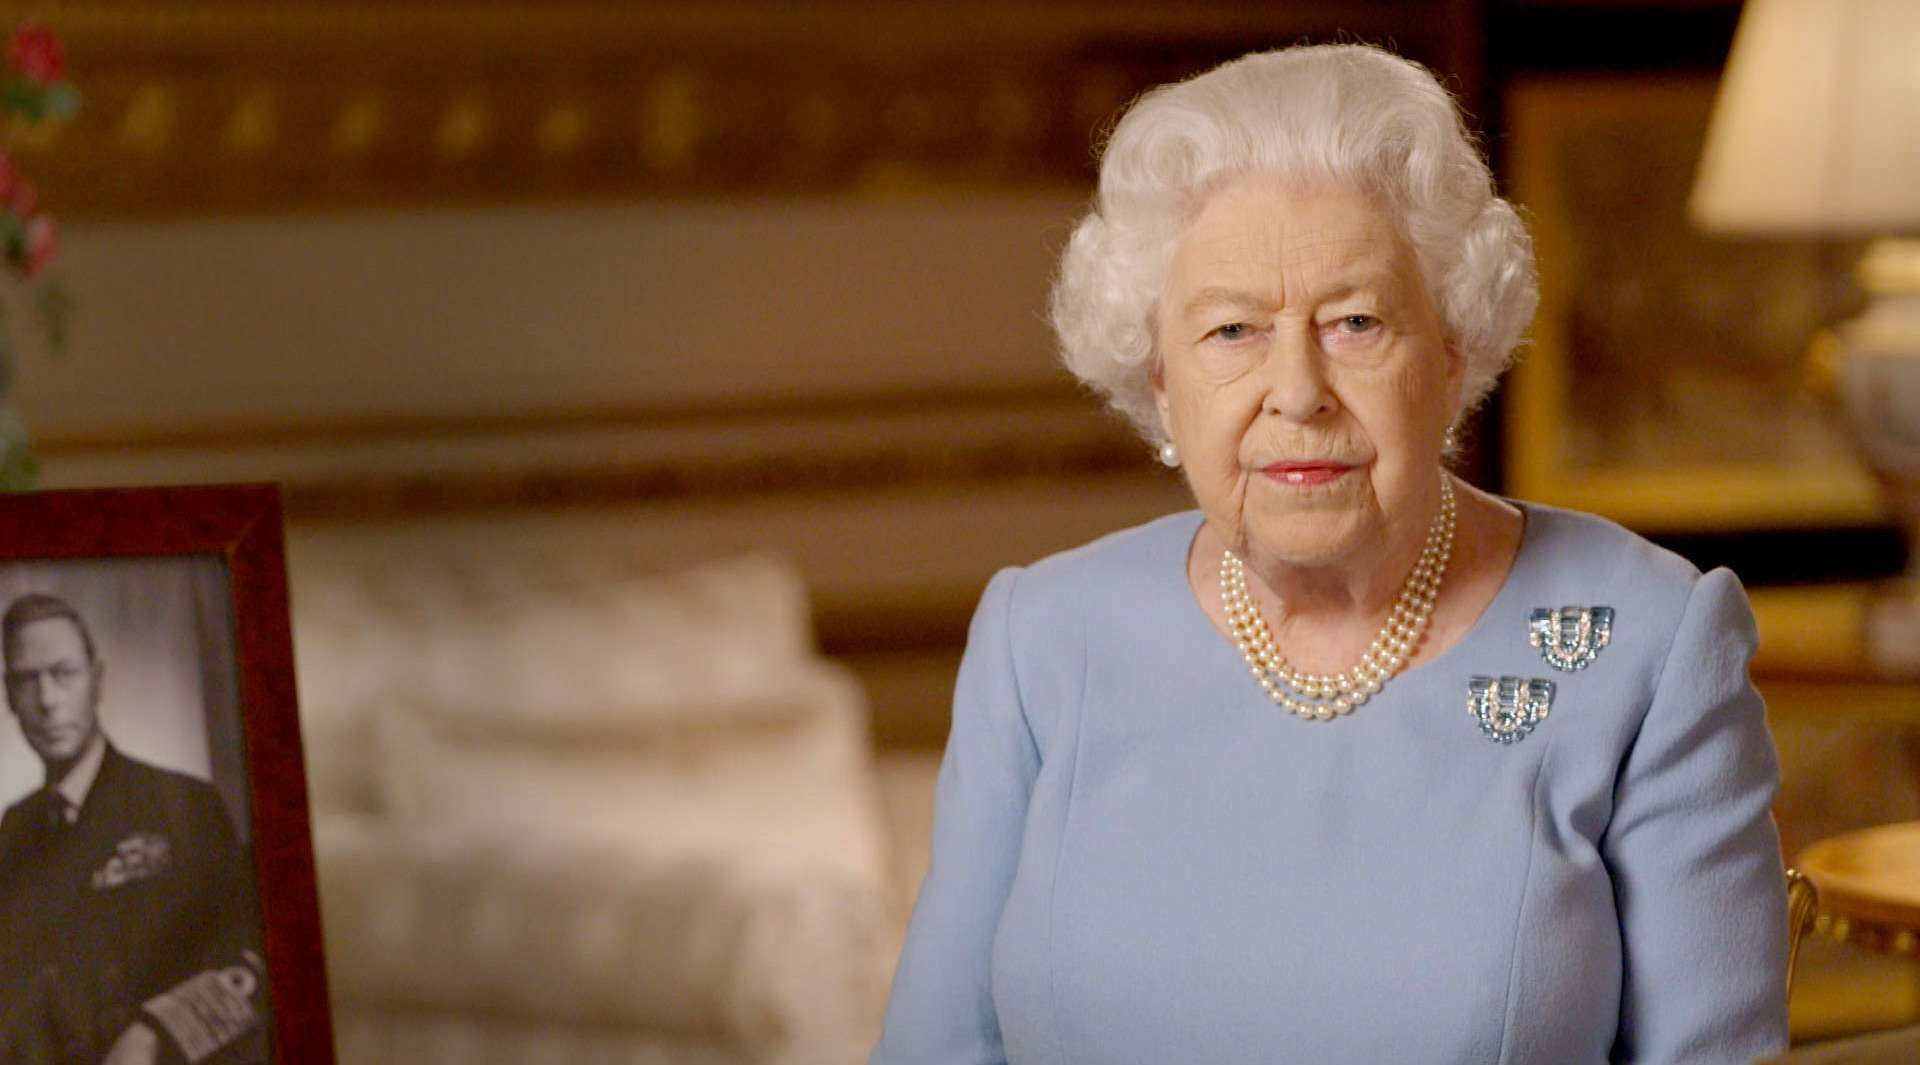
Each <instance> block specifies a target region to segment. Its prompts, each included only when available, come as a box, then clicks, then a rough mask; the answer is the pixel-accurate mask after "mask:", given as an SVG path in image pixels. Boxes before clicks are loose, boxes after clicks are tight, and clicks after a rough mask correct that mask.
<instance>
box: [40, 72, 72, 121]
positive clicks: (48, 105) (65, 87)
mask: <svg viewBox="0 0 1920 1065" xmlns="http://www.w3.org/2000/svg"><path fill="white" fill-rule="evenodd" d="M43 99H44V101H45V105H44V112H45V115H46V117H47V118H50V119H53V120H54V121H59V120H60V119H63V118H67V117H69V116H71V115H72V114H73V113H74V112H75V111H78V110H80V93H79V92H77V91H76V90H75V89H74V87H73V86H71V85H69V84H67V83H66V82H64V81H63V82H59V83H58V84H56V85H54V86H53V87H52V88H50V89H48V90H47V91H46V93H45V95H44V97H43Z"/></svg>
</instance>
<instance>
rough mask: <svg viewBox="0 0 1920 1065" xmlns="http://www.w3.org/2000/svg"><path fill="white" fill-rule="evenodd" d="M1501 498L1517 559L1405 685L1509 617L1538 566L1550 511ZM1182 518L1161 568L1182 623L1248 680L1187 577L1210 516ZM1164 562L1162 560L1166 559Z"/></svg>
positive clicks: (1408, 674)
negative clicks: (1513, 517) (1516, 531)
mask: <svg viewBox="0 0 1920 1065" xmlns="http://www.w3.org/2000/svg"><path fill="white" fill-rule="evenodd" d="M1498 498H1500V499H1501V500H1502V501H1504V502H1506V503H1510V504H1512V505H1513V506H1514V508H1515V509H1517V510H1519V511H1520V546H1519V548H1518V549H1517V550H1515V551H1514V553H1513V561H1512V562H1511V563H1509V564H1508V566H1507V573H1506V576H1505V577H1504V578H1503V579H1502V580H1501V582H1500V590H1499V591H1497V592H1495V593H1494V596H1493V598H1492V599H1489V600H1488V601H1487V605H1486V606H1484V607H1482V608H1481V609H1480V614H1479V616H1478V617H1475V618H1474V619H1473V623H1472V624H1471V625H1468V626H1467V631H1465V632H1463V633H1461V634H1460V638H1459V639H1457V640H1455V641H1453V644H1452V645H1451V646H1449V647H1448V648H1447V649H1446V650H1444V651H1441V652H1440V653H1439V654H1438V655H1435V656H1434V657H1432V658H1430V659H1428V660H1426V661H1424V662H1421V663H1419V664H1418V665H1414V666H1409V667H1407V668H1406V669H1403V670H1401V671H1400V672H1399V673H1397V674H1395V675H1394V677H1393V681H1395V682H1403V683H1404V682H1405V681H1406V680H1408V679H1409V678H1412V677H1416V676H1420V675H1422V674H1425V673H1429V672H1437V671H1438V670H1439V669H1440V667H1443V666H1445V665H1447V664H1448V663H1449V662H1450V661H1451V660H1452V659H1453V658H1455V657H1456V656H1458V655H1459V654H1460V651H1461V649H1462V648H1464V647H1465V646H1467V645H1468V644H1470V643H1472V642H1474V641H1475V640H1476V639H1478V638H1479V637H1480V635H1481V633H1482V631H1483V630H1485V629H1486V628H1487V627H1488V625H1489V623H1490V620H1491V619H1494V618H1497V617H1503V616H1507V615H1508V614H1509V613H1510V603H1509V602H1508V601H1509V600H1510V599H1512V598H1513V597H1514V596H1516V595H1518V594H1519V592H1518V588H1519V587H1520V586H1521V585H1522V584H1524V583H1525V580H1524V577H1525V575H1526V573H1527V572H1529V571H1530V569H1531V568H1532V567H1533V566H1534V565H1536V557H1537V556H1538V555H1539V550H1538V548H1537V544H1538V541H1539V535H1538V534H1539V531H1540V525H1541V523H1542V521H1544V520H1545V519H1546V517H1547V514H1546V512H1545V511H1544V510H1542V509H1541V508H1540V507H1537V506H1535V505H1533V504H1531V503H1528V502H1526V501H1525V500H1520V499H1510V498H1508V497H1506V496H1500V497H1498ZM1180 517H1182V518H1184V519H1186V520H1184V521H1181V522H1180V523H1179V525H1178V526H1177V529H1178V531H1179V533H1180V535H1178V536H1174V537H1170V538H1169V539H1170V542H1171V543H1172V545H1173V548H1174V552H1173V555H1174V557H1173V559H1172V562H1173V564H1172V565H1171V566H1166V565H1163V566H1162V567H1161V568H1162V570H1163V572H1168V573H1171V574H1172V576H1173V579H1174V581H1175V583H1176V590H1177V592H1178V597H1179V600H1180V612H1181V614H1182V615H1183V617H1184V618H1185V622H1184V623H1185V624H1187V625H1189V626H1197V627H1198V628H1199V630H1200V635H1201V636H1203V637H1204V638H1205V639H1206V641H1207V643H1209V644H1210V645H1212V646H1213V648H1214V651H1210V652H1209V653H1210V654H1214V653H1217V654H1218V655H1219V656H1220V657H1221V658H1222V659H1223V660H1226V661H1228V662H1229V664H1230V665H1231V666H1232V667H1233V668H1234V671H1235V672H1236V673H1237V674H1238V675H1240V676H1241V677H1242V678H1243V679H1244V678H1245V675H1246V672H1247V666H1246V661H1245V659H1244V658H1243V657H1242V656H1241V654H1240V649H1239V648H1237V647H1235V646H1234V645H1233V642H1232V641H1231V640H1229V639H1228V638H1227V636H1226V634H1225V633H1223V632H1221V631H1220V630H1219V629H1217V628H1215V627H1214V624H1213V619H1212V618H1211V617H1209V616H1207V611H1206V609H1205V608H1204V607H1202V606H1201V605H1200V599H1199V597H1198V596H1196V595H1195V594H1194V590H1193V585H1192V584H1191V583H1190V582H1189V581H1188V580H1187V559H1188V558H1189V557H1190V556H1191V555H1192V553H1193V541H1194V539H1195V538H1196V537H1197V536H1199V535H1200V527H1201V526H1202V525H1204V524H1205V523H1206V515H1205V514H1204V513H1202V512H1201V511H1199V510H1197V509H1195V510H1190V511H1187V512H1185V513H1184V514H1182V515H1180ZM1162 561H1163V563H1164V561H1165V560H1162ZM1247 691H1248V692H1250V693H1252V694H1255V695H1261V697H1262V699H1264V698H1265V696H1264V694H1262V693H1261V691H1260V687H1259V685H1257V684H1255V683H1253V682H1252V681H1251V680H1248V681H1247ZM1385 694H1386V692H1385V691H1383V692H1382V693H1381V695H1376V696H1375V697H1374V698H1375V699H1379V698H1381V697H1382V696H1384V695H1385Z"/></svg>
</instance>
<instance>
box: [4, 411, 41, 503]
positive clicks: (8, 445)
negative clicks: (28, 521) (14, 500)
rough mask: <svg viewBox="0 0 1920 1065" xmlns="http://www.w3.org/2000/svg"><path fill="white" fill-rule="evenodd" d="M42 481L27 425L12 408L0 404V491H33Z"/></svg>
mask: <svg viewBox="0 0 1920 1065" xmlns="http://www.w3.org/2000/svg"><path fill="white" fill-rule="evenodd" d="M39 483H40V462H39V460H37V459H35V458H34V456H33V444H32V441H31V440H30V439H29V438H28V436H27V425H26V423H25V422H23V421H21V420H20V416H19V415H18V414H16V413H15V412H14V411H13V409H12V408H10V407H9V408H0V492H31V491H33V490H34V488H35V487H37V486H38V485H39Z"/></svg>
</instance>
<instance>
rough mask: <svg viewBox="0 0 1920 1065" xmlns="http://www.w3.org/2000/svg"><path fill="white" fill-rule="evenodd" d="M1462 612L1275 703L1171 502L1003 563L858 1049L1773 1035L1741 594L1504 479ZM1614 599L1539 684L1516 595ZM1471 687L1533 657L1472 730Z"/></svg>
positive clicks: (1750, 632)
mask: <svg viewBox="0 0 1920 1065" xmlns="http://www.w3.org/2000/svg"><path fill="white" fill-rule="evenodd" d="M1521 506H1522V507H1523V510H1524V513H1525V516H1526V527H1525V533H1524V535H1523V537H1522V540H1521V546H1520V551H1519V554H1518V556H1517V557H1516V559H1515V561H1514V565H1513V569H1512V571H1511V573H1510V574H1509V576H1508V577H1507V580H1506V583H1505V584H1504V585H1503V586H1502V588H1501V590H1500V592H1499V594H1498V596H1497V597H1496V598H1495V599H1494V601H1493V603H1492V604H1491V605H1490V606H1489V607H1488V608H1487V610H1486V612H1485V614H1483V615H1482V617H1481V618H1480V620H1479V621H1478V622H1477V623H1476V624H1475V625H1474V627H1473V628H1472V629H1471V630H1470V631H1469V632H1468V633H1467V634H1466V635H1465V637H1463V638H1462V639H1461V640H1460V641H1459V642H1458V643H1456V644H1455V645H1454V646H1453V647H1451V648H1449V649H1448V650H1447V651H1446V652H1444V653H1443V654H1441V655H1440V656H1439V657H1437V658H1435V659H1433V660H1432V661H1429V662H1426V663H1423V664H1421V665H1420V666H1418V667H1416V668H1413V669H1410V670H1408V671H1407V672H1405V673H1403V674H1401V675H1400V676H1399V677H1397V678H1395V679H1394V680H1393V681H1392V682H1391V683H1390V684H1388V685H1387V687H1386V689H1385V690H1384V691H1382V692H1381V694H1380V695H1378V696H1376V697H1375V698H1374V699H1373V700H1372V701H1370V702H1368V703H1366V704H1365V705H1364V706H1362V707H1360V708H1359V709H1358V710H1356V711H1355V712H1354V713H1353V714H1352V716H1350V717H1347V718H1344V719H1341V720H1338V721H1334V722H1327V723H1321V722H1311V721H1302V720H1300V719H1298V718H1294V717H1291V716H1289V715H1287V714H1285V713H1283V712H1282V711H1281V710H1280V709H1279V708H1277V707H1276V706H1274V705H1273V703H1271V702H1270V701H1269V700H1268V699H1267V697H1266V695H1265V693H1263V692H1262V691H1261V690H1260V688H1259V687H1258V685H1257V684H1255V682H1254V681H1253V679H1252V678H1251V677H1250V676H1249V675H1248V673H1247V669H1246V667H1245V665H1244V664H1243V663H1242V661H1241V657H1240V653H1239V651H1238V650H1236V649H1235V648H1234V647H1233V645H1232V644H1230V643H1229V642H1228V641H1227V640H1226V639H1225V638H1224V637H1223V636H1222V635H1221V634H1220V633H1219V632H1218V631H1217V630H1216V629H1214V627H1213V625H1212V623H1211V622H1210V621H1209V620H1208V618H1207V616H1206V614H1205V613H1204V612H1202V610H1201V608H1200V606H1199V604H1198V603H1197V602H1195V600H1194V598H1193V594H1192V592H1191V591H1190V589H1189V587H1188V584H1187V578H1186V556H1187V551H1188V547H1189V545H1190V543H1191V542H1192V539H1193V535H1194V533H1195V531H1196V530H1197V529H1198V528H1199V525H1200V521H1201V517H1200V515H1199V514H1198V513H1197V512H1188V513H1182V514H1175V515H1171V516H1169V517H1166V518H1162V519H1160V520H1158V521H1155V522H1151V523H1149V524H1147V525H1143V526H1139V527H1137V528H1134V529H1129V530H1126V531H1124V532H1120V533H1116V534H1114V535H1112V536H1108V537H1106V538H1104V539H1101V540H1098V541H1096V542H1094V543H1091V544H1088V545H1086V546H1084V547H1081V548H1078V549H1075V550H1073V551H1068V552H1065V553H1063V554H1060V555H1055V556H1053V557H1051V558H1048V559H1045V560H1043V561H1041V562H1038V563H1036V564H1034V565H1032V566H1030V567H1027V568H1025V569H1008V570H1004V571H1002V572H1000V573H999V574H997V575H996V576H995V577H994V578H993V580H992V582H991V583H989V584H988V586H987V590H986V593H985V595H984V596H983V598H982V600H981V603H980V607H979V610H978V612H977V613H976V614H975V616H974V620H973V627H972V631H971V634H970V636H969V638H968V643H967V651H966V657H965V660H964V662H963V663H962V665H961V667H960V677H959V683H958V687H957V690H956V692H955V695H954V710H953V726H952V732H951V734H950V737H949V739H948V743H947V750H946V755H945V758H944V760H943V761H942V763H941V768H940V776H939V782H938V786H937V792H936V802H935V809H934V829H933V863H932V867H931V870H930V871H929V873H928V874H927V878H926V880H925V882H924V883H923V884H922V885H921V889H920V895H919V899H918V901H917V903H916V904H915V907H914V912H913V920H912V924H911V926H910V929H909V931H908V935H907V940H906V945H905V948H904V950H903V952H902V954H901V958H900V966H899V970H898V972H897V974H896V975H895V978H894V983H893V991H892V997H891V999H890V1001H889V1003H888V1008H887V1016H886V1027H885V1031H884V1033H883V1034H882V1036H881V1039H880V1042H879V1044H878V1046H877V1047H876V1048H875V1049H874V1052H873V1055H872V1059H871V1062H872V1065H961V1063H968V1065H977V1063H989V1062H1009V1063H1012V1065H1042V1063H1046V1065H1068V1063H1072V1065H1125V1063H1129V1062H1139V1063H1142V1065H1229V1063H1237V1062H1246V1063H1255V1062H1257V1063H1260V1065H1271V1063H1275V1062H1302V1063H1328V1062H1337V1063H1346V1062H1354V1063H1362V1062H1394V1063H1405V1062H1420V1063H1424V1062H1462V1063H1466V1062H1475V1063H1495V1062H1532V1063H1541V1065H1582V1063H1589V1062H1605V1061H1623V1062H1626V1061H1630V1062H1649V1063H1651V1062H1688V1063H1720V1062H1728V1063H1732V1062H1738V1063H1742V1065H1745V1063H1747V1062H1751V1061H1752V1060H1753V1059H1754V1058H1756V1057H1758V1056H1761V1055H1764V1054H1768V1053H1772V1052H1776V1051H1779V1050H1781V1049H1783V1048H1784V1047H1785V1045H1786V1001H1785V999H1786V996H1785V990H1784V980H1785V972H1786V969H1785V961H1786V943H1785V929H1786V900H1785V890H1784V885H1783V882H1782V875H1781V867H1780V857H1779V849H1778V841H1777V839H1776V836H1775V832H1774V827H1773V822H1772V819H1771V817H1770V814H1769V807H1770V805H1771V803H1772V800H1773V796H1774V791H1775V787H1776V783H1777V777H1778V773H1777V769H1776V764H1775V759H1774V752H1773V747H1772V744H1771V742H1770V740H1769V737H1768V735H1767V731H1766V724H1765V721H1764V713H1763V708H1762V706H1761V703H1760V698H1759V695H1758V694H1757V693H1756V692H1755V691H1754V689H1753V687H1752V685H1751V684H1750V683H1749V681H1748V678H1747V662H1748V659H1749V658H1750V656H1751V655H1752V653H1753V649H1754V643H1755V634H1754V624H1753V616H1752V611H1751V609H1750V608H1749V606H1748V604H1747V600H1746V596H1745V593H1744V592H1743V591H1742V590H1741V588H1740V584H1739V581H1738V580H1737V579H1736V578H1735V577H1734V576H1733V574H1732V573H1730V572H1728V571H1726V570H1714V571H1713V572H1711V573H1708V574H1705V575H1702V574H1700V572H1699V571H1698V570H1696V569H1695V568H1693V567H1692V566H1691V565H1689V564H1688V563H1686V562H1685V561H1684V560H1682V559H1680V558H1679V557H1678V556H1675V555H1673V554H1671V553H1668V552H1666V551H1664V550H1662V549H1660V548H1657V547H1655V546H1653V545H1651V544H1649V543H1647V542H1646V541H1645V540H1642V539H1640V538H1639V537H1637V536H1634V535H1633V534H1632V533H1629V532H1627V531H1626V530H1624V529H1622V528H1620V527H1618V526H1616V525H1613V524H1611V523H1608V522H1605V521H1603V520H1601V519H1598V518H1594V517H1589V516H1586V515H1581V514H1577V513H1574V512H1571V511H1564V510H1557V509H1554V508H1551V507H1542V506H1537V505H1532V504H1521ZM1565 605H1578V606H1610V607H1613V608H1614V609H1615V611H1616V614H1615V619H1614V623H1613V632H1612V642H1611V644H1610V645H1609V646H1607V647H1606V648H1605V649H1604V650H1602V651H1601V652H1600V653H1599V655H1598V657H1597V658H1596V659H1595V660H1594V662H1593V664H1592V665H1591V666H1589V667H1588V668H1586V669H1584V670H1580V671H1577V672H1560V671H1558V670H1556V669H1554V668H1553V667H1552V666H1550V665H1549V664H1548V663H1547V662H1545V661H1543V659H1542V657H1541V655H1540V654H1539V652H1538V651H1536V650H1535V649H1534V648H1532V647H1531V646H1529V644H1528V640H1527V620H1528V614H1529V612H1530V611H1531V610H1532V609H1533V608H1534V607H1558V606H1565ZM1476 674H1484V675H1491V676H1501V675H1511V676H1518V677H1522V678H1529V679H1530V678H1541V679H1546V680H1551V681H1553V682H1554V683H1555V684H1556V685H1557V690H1556V695H1555V697H1554V700H1553V703H1552V711H1551V714H1550V715H1549V716H1548V717H1547V718H1546V719H1545V720H1543V721H1541V722H1540V723H1539V726H1538V728H1537V729H1536V730H1535V731H1534V732H1533V733H1532V734H1531V735H1529V736H1527V737H1526V738H1524V739H1522V740H1520V741H1519V742H1517V743H1512V744H1505V745H1503V744H1500V743H1495V742H1492V741H1491V740H1489V739H1488V738H1487V736H1485V735H1483V734H1482V731H1481V729H1480V727H1479V724H1478V722H1477V721H1476V720H1475V719H1474V718H1473V717H1472V716H1471V715H1470V713H1469V712H1468V709H1467V694H1468V682H1469V679H1470V678H1471V677H1473V676H1474V675H1476Z"/></svg>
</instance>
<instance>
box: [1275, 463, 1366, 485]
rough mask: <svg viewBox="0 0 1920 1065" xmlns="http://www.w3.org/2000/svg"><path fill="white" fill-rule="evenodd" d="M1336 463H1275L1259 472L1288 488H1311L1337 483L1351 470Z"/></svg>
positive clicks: (1349, 467) (1350, 467)
mask: <svg viewBox="0 0 1920 1065" xmlns="http://www.w3.org/2000/svg"><path fill="white" fill-rule="evenodd" d="M1352 469H1353V467H1352V466H1347V465H1343V464H1341V463H1338V462H1276V463H1274V464H1272V465H1270V466H1262V467H1260V472H1261V473H1263V474H1265V475H1266V476H1268V477H1270V478H1272V479H1273V480H1275V481H1278V482H1279V483H1281V484H1284V485H1286V486H1288V487H1290V488H1311V487H1313V486H1315V485H1322V484H1328V483H1330V482H1332V481H1337V480H1339V479H1340V478H1341V477H1344V476H1346V475H1347V472H1348V471H1350V470H1352Z"/></svg>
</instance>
